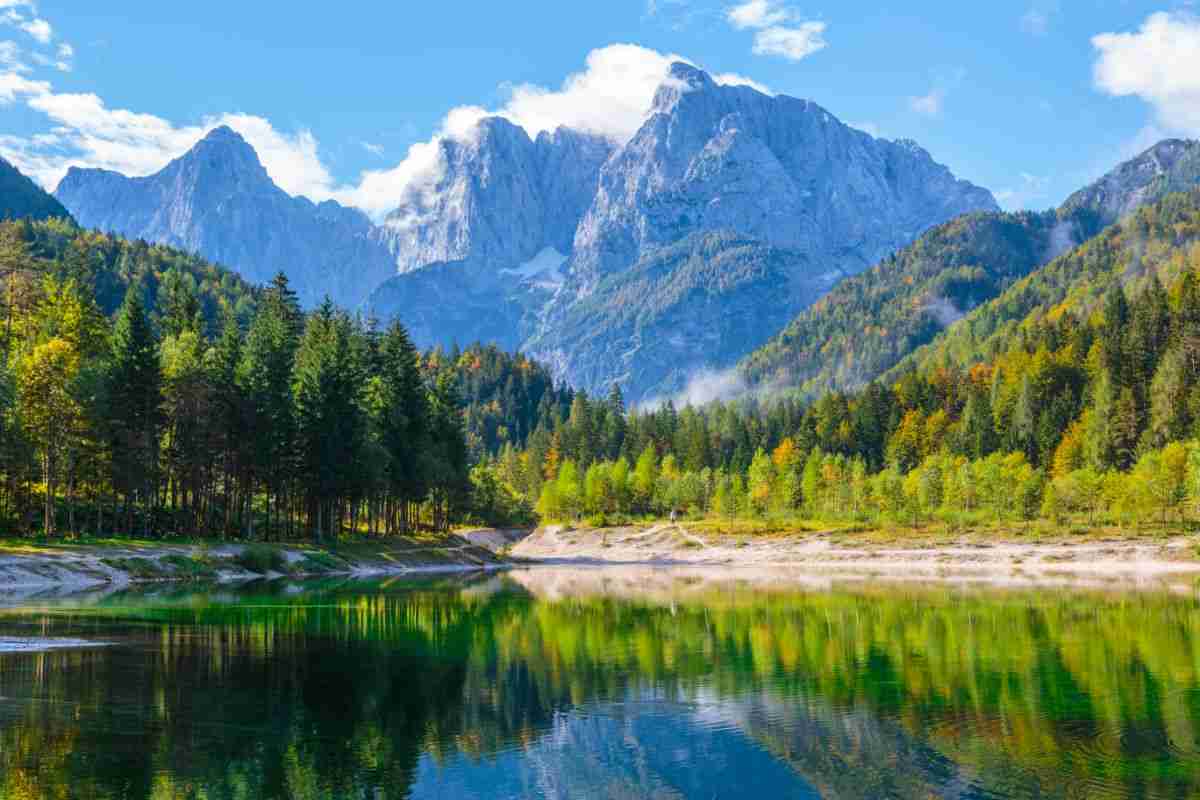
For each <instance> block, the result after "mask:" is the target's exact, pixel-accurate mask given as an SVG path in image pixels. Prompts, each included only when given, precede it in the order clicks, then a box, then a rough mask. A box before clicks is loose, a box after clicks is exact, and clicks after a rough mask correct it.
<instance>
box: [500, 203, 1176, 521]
mask: <svg viewBox="0 0 1200 800" xmlns="http://www.w3.org/2000/svg"><path fill="white" fill-rule="evenodd" d="M1198 242H1200V192H1194V191H1193V192H1190V193H1182V194H1173V195H1169V196H1167V197H1166V198H1164V199H1163V200H1161V201H1159V202H1158V203H1155V204H1153V205H1149V206H1147V207H1145V208H1143V209H1141V210H1139V211H1138V212H1137V213H1136V214H1134V215H1133V216H1132V217H1131V218H1130V219H1129V220H1127V221H1126V222H1124V223H1121V224H1117V225H1114V226H1112V227H1110V228H1109V229H1107V230H1105V231H1104V232H1103V233H1101V234H1100V235H1099V236H1097V237H1095V238H1093V239H1092V240H1090V241H1089V242H1088V243H1086V244H1085V245H1083V246H1082V247H1080V248H1077V249H1076V250H1074V251H1071V252H1070V253H1067V254H1064V255H1063V256H1061V257H1059V258H1058V259H1056V260H1054V261H1052V262H1051V263H1050V264H1048V265H1047V266H1046V267H1045V268H1043V269H1041V270H1038V271H1036V272H1034V273H1032V274H1030V275H1029V276H1028V277H1026V278H1023V279H1021V280H1019V281H1017V282H1015V283H1013V284H1012V285H1011V286H1010V287H1009V288H1008V289H1006V290H1005V291H1003V292H1002V293H1001V294H1000V295H999V296H998V297H996V298H995V299H994V300H992V301H990V302H988V303H985V304H983V305H981V306H979V307H978V308H977V309H975V311H973V312H972V313H971V314H969V315H967V316H966V317H965V318H964V319H963V320H961V321H959V322H958V323H956V324H955V325H952V326H951V327H950V328H949V329H948V330H947V332H946V333H945V334H944V335H943V336H941V337H939V338H937V339H935V340H934V341H933V342H932V343H931V344H929V345H927V346H926V347H924V348H921V349H919V350H917V351H916V353H914V354H913V355H912V356H910V357H909V358H906V359H905V360H904V361H902V362H901V363H900V365H899V366H897V367H895V368H894V369H892V370H891V371H890V372H888V373H886V374H885V375H884V376H883V377H882V378H879V379H877V380H874V381H873V382H871V383H870V384H869V385H867V386H866V387H865V388H863V389H861V390H859V391H853V392H838V391H834V392H827V393H825V394H823V395H821V396H820V397H819V398H818V399H816V400H815V401H812V402H808V401H806V400H805V401H802V400H800V399H798V397H801V396H802V395H799V394H798V393H794V394H793V395H792V396H791V397H789V396H788V395H787V394H786V393H784V395H782V396H780V395H775V396H773V397H771V398H770V399H756V398H748V399H744V400H739V401H736V402H732V403H724V404H721V403H717V404H713V405H709V406H706V407H704V408H701V409H694V408H684V409H682V410H677V409H676V408H674V407H673V406H671V405H670V404H667V405H666V406H664V407H662V408H660V409H657V410H654V411H644V412H638V413H633V414H631V415H627V416H626V415H622V414H621V413H620V412H619V398H616V399H615V400H614V399H613V398H609V399H607V400H592V399H589V398H587V397H584V396H578V395H577V396H576V397H575V398H574V399H573V405H572V407H571V411H570V414H569V415H568V416H567V418H566V419H565V420H563V422H562V423H561V424H560V425H558V426H557V427H556V428H555V429H554V430H543V431H539V432H537V433H535V435H534V436H532V437H531V439H530V444H529V447H528V448H527V449H526V450H525V451H524V452H517V451H516V450H515V449H511V448H509V449H506V450H504V451H503V452H502V453H501V455H500V457H499V461H498V465H499V472H500V474H501V475H502V477H503V479H504V480H505V481H506V482H507V483H508V484H509V485H511V486H512V487H514V490H515V491H516V492H518V493H520V494H522V495H523V496H524V497H526V498H527V499H528V501H529V502H532V503H535V504H536V507H537V510H538V512H539V513H540V514H541V516H542V517H543V518H544V519H558V520H567V521H570V520H576V519H583V518H590V519H592V520H594V521H596V522H600V521H604V520H608V519H612V518H622V517H631V516H632V517H636V516H639V515H662V514H666V513H668V512H670V511H678V512H681V513H686V514H691V515H694V516H722V517H772V516H775V517H781V518H792V519H797V518H802V519H811V520H818V521H822V522H845V523H851V524H853V523H858V524H867V525H881V524H901V525H908V526H921V525H925V524H928V523H932V522H937V523H945V524H948V525H951V526H964V525H965V526H970V525H976V524H994V523H1003V524H1012V523H1019V524H1027V523H1029V522H1031V521H1034V520H1039V519H1040V520H1043V521H1045V522H1046V523H1051V524H1069V525H1071V526H1073V527H1084V528H1086V527H1091V526H1097V525H1120V526H1129V525H1147V524H1158V525H1168V524H1172V525H1180V524H1184V523H1186V522H1187V521H1188V520H1189V517H1191V516H1193V515H1192V514H1191V513H1190V506H1191V505H1192V504H1193V503H1194V502H1195V501H1196V500H1197V499H1198V494H1200V446H1198V445H1197V442H1196V436H1197V424H1198V422H1200V381H1198V378H1200V372H1198V369H1200V275H1198V272H1200V244H1198Z"/></svg>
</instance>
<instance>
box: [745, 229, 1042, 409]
mask: <svg viewBox="0 0 1200 800" xmlns="http://www.w3.org/2000/svg"><path fill="white" fill-rule="evenodd" d="M1055 221H1056V217H1055V215H1054V214H1053V213H1045V214H1033V213H1029V212H1020V213H1015V214H1001V213H992V212H980V213H975V214H966V215H963V216H961V217H956V218H955V219H953V220H951V221H949V222H947V223H944V224H942V225H939V226H937V227H936V228H933V229H932V230H930V231H928V232H927V233H925V234H924V235H922V236H921V237H920V238H919V239H917V241H915V242H914V243H913V244H911V245H910V246H908V247H906V248H904V249H903V250H901V251H900V252H898V253H896V254H895V255H893V256H891V257H889V258H886V259H884V260H883V261H881V262H880V263H879V264H877V265H876V266H874V267H872V268H871V269H869V270H866V271H865V272H862V273H860V274H858V275H856V276H853V277H850V278H847V279H845V280H843V281H840V282H839V283H838V284H837V285H836V286H835V287H834V288H833V289H832V290H831V291H830V292H829V294H827V295H825V296H824V297H823V298H821V299H820V300H818V301H817V302H816V303H814V304H813V305H812V307H811V308H809V309H807V310H805V311H803V312H801V313H800V314H799V315H798V316H797V317H796V318H795V319H794V320H793V321H792V322H791V323H790V324H789V325H788V326H787V327H786V328H784V329H783V331H782V332H781V333H780V334H778V335H777V336H776V337H775V338H773V339H771V341H769V342H768V343H767V344H765V345H764V346H763V347H761V348H760V349H758V350H756V351H754V352H753V353H751V354H750V355H749V356H748V357H747V358H746V359H745V360H744V361H743V363H742V372H743V374H744V375H745V376H746V377H747V378H748V379H749V380H750V381H751V382H752V383H756V384H770V385H772V386H786V387H795V388H797V389H799V390H800V392H801V393H802V394H803V395H805V396H819V395H822V394H825V393H827V392H830V391H845V390H847V389H858V388H861V387H862V386H864V385H866V384H867V383H869V382H870V381H871V380H872V379H874V378H875V377H876V376H878V375H880V374H882V373H883V372H885V371H887V370H888V369H889V368H891V367H892V366H894V365H895V364H896V363H897V362H898V361H899V360H900V359H901V358H903V357H904V356H906V355H908V354H909V353H911V352H912V351H913V350H915V349H916V348H918V347H920V346H921V345H924V344H927V343H928V342H930V341H932V340H933V339H934V338H935V337H936V336H937V335H938V334H939V333H940V332H941V331H942V330H943V329H944V328H945V327H946V326H947V325H948V324H949V323H950V322H951V321H952V320H953V319H955V318H956V317H958V316H961V315H963V314H965V313H967V312H968V311H970V310H971V309H972V308H974V307H975V306H977V305H979V304H980V303H983V302H985V301H987V300H990V299H992V298H993V297H995V296H996V295H998V294H999V293H1000V292H1001V291H1003V290H1004V289H1005V288H1006V287H1008V286H1009V285H1010V284H1012V282H1013V281H1015V280H1017V279H1019V278H1022V277H1024V276H1025V275H1028V274H1029V273H1030V272H1031V271H1033V270H1034V269H1036V268H1037V267H1038V265H1039V264H1040V263H1041V260H1042V258H1043V256H1044V254H1045V253H1046V251H1047V250H1048V248H1049V237H1050V234H1051V230H1052V229H1053V227H1054V224H1055Z"/></svg>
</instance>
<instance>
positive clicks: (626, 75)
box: [0, 0, 767, 218]
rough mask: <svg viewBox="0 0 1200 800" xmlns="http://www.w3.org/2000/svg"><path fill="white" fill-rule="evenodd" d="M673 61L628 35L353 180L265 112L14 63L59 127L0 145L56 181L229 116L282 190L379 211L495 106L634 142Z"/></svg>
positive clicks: (19, 83)
mask: <svg viewBox="0 0 1200 800" xmlns="http://www.w3.org/2000/svg"><path fill="white" fill-rule="evenodd" d="M0 2H3V0H0ZM0 7H2V6H0ZM60 52H61V51H60ZM675 61H687V59H684V58H682V57H680V56H677V55H673V54H664V53H659V52H657V51H654V50H650V49H648V48H644V47H638V46H636V45H630V44H615V45H610V46H608V47H604V48H600V49H597V50H593V51H592V52H591V53H589V54H588V56H587V59H586V64H585V68H584V69H583V70H582V71H580V72H578V73H575V74H572V75H569V76H568V77H567V78H566V79H565V80H564V81H563V83H562V85H561V86H560V87H559V88H557V89H548V88H545V87H541V86H536V85H532V84H520V85H517V86H507V87H503V88H504V89H506V91H507V93H508V100H507V102H505V103H504V104H503V105H502V106H501V107H500V108H498V109H494V110H489V109H485V108H482V107H479V106H460V107H458V108H454V109H451V110H450V111H449V112H448V113H447V114H446V117H445V118H444V120H443V122H442V124H441V126H440V129H439V130H438V132H437V134H436V135H435V136H434V137H433V138H432V139H431V140H429V141H426V142H419V143H417V144H414V145H412V146H411V147H410V148H409V150H408V153H407V155H406V157H405V158H404V160H403V161H401V162H400V163H399V164H396V165H395V166H393V167H391V168H388V169H377V170H367V171H364V172H363V173H362V174H361V175H360V176H359V178H358V180H357V181H356V182H355V183H353V184H348V185H346V184H341V183H339V182H338V181H336V180H335V179H334V177H333V176H332V174H331V173H330V171H329V170H328V169H327V167H326V166H325V164H324V162H323V161H322V160H321V155H320V149H319V146H318V142H317V140H316V138H315V137H314V136H313V134H312V133H311V132H309V131H307V130H299V131H297V132H294V133H285V132H282V131H279V130H277V129H276V128H275V127H274V126H273V125H272V123H271V122H270V121H269V120H267V119H264V118H263V117H260V116H254V115H251V114H244V113H226V114H220V115H216V116H213V117H209V118H206V119H204V120H202V121H201V123H200V124H193V125H182V126H181V125H176V124H174V123H172V122H170V121H168V120H166V119H163V118H161V117H158V116H155V115H153V114H146V113H139V112H135V111H132V110H127V109H114V108H109V107H108V106H107V105H106V104H105V102H104V100H103V99H102V98H101V97H99V96H98V95H96V94H93V93H59V92H56V91H54V87H53V86H52V85H51V84H50V83H49V82H47V81H41V80H31V79H29V78H26V77H25V76H23V75H21V74H18V71H17V70H15V69H12V68H10V69H9V70H8V71H7V72H0V104H10V103H12V102H14V101H16V100H17V99H20V100H22V101H23V102H25V103H26V104H27V105H28V106H29V108H31V109H33V110H34V111H37V112H40V113H41V114H43V115H44V116H45V117H46V118H47V120H48V121H49V122H50V123H51V124H52V125H53V127H52V129H51V132H50V134H43V135H41V136H40V137H39V136H34V137H25V138H22V137H17V136H0V153H2V154H3V155H5V156H6V157H8V158H9V159H10V160H11V161H13V162H14V163H15V164H17V166H18V167H19V168H20V169H21V170H22V171H24V172H26V173H27V174H29V175H31V176H32V177H34V178H35V179H36V180H38V181H39V182H41V183H42V184H43V185H44V186H47V187H53V186H55V185H57V183H58V181H59V180H60V179H61V178H62V176H63V175H64V174H65V173H66V171H67V169H68V168H69V167H71V166H81V167H99V168H103V169H111V170H115V171H118V172H122V173H124V174H127V175H147V174H150V173H153V172H156V171H158V170H159V169H161V168H162V167H163V166H165V165H166V164H167V162H169V161H170V160H171V159H173V158H176V157H178V156H180V155H182V154H183V153H184V152H186V151H187V150H188V149H189V148H191V147H192V146H193V145H194V144H195V143H196V141H197V140H198V139H200V138H201V137H202V136H203V135H204V134H205V133H206V132H207V131H208V130H210V129H211V128H213V127H215V126H217V125H228V126H230V127H231V128H233V129H234V130H236V131H238V132H239V133H241V134H242V135H243V136H244V137H245V138H246V140H247V141H248V142H249V143H250V144H251V145H252V146H253V147H254V149H255V150H256V151H257V152H258V155H259V158H260V159H261V160H262V162H263V166H264V167H265V168H266V170H267V173H268V174H269V175H270V176H271V178H272V179H273V180H274V181H275V182H276V183H277V184H278V185H279V186H280V188H282V189H283V190H284V191H286V192H288V193H290V194H300V195H305V196H307V197H309V198H311V199H313V200H324V199H328V198H334V199H337V200H339V201H340V202H343V203H346V204H348V205H354V206H357V207H359V208H362V209H363V210H364V211H366V212H367V213H368V214H371V215H372V216H374V217H376V218H379V217H381V216H382V215H384V214H386V213H387V212H388V211H391V210H392V209H394V208H396V207H397V206H398V205H399V204H400V202H401V200H411V199H412V198H413V197H414V196H416V197H418V198H419V197H420V196H421V194H422V193H423V192H427V191H428V190H429V189H431V188H432V186H433V185H434V184H435V183H436V181H437V179H438V177H440V175H441V169H442V141H443V140H444V139H447V138H450V139H456V140H463V141H469V140H470V138H471V136H472V134H473V132H474V131H475V130H476V129H477V123H478V122H479V120H480V119H481V118H483V117H485V116H488V115H497V116H501V117H505V118H507V119H508V120H510V121H511V122H513V123H514V124H517V125H520V126H522V127H523V128H525V130H526V131H527V132H528V133H529V135H530V136H536V135H537V134H538V133H540V132H542V131H553V130H555V129H557V128H558V127H559V126H564V125H565V126H569V127H572V128H575V129H577V130H584V131H590V132H592V133H595V134H598V135H602V136H606V137H608V138H610V139H612V140H613V141H615V142H624V141H627V140H628V139H629V137H631V136H632V135H633V134H634V133H635V132H636V131H637V129H638V128H639V127H640V126H641V124H642V122H643V121H644V120H645V117H646V114H647V112H648V110H649V109H650V106H651V103H652V100H653V97H654V93H655V91H656V90H657V88H658V86H659V85H660V84H661V83H662V82H663V81H664V80H665V79H666V77H667V75H668V72H669V70H670V66H671V64H672V63H673V62H675ZM714 79H715V80H716V81H717V82H718V83H722V84H731V85H732V84H738V85H747V86H753V87H754V88H756V89H758V90H760V91H767V87H765V86H762V85H761V84H758V83H756V82H754V81H752V80H750V79H749V78H746V77H744V76H740V75H736V74H732V73H724V74H718V75H717V76H715V78H714ZM368 145H369V143H364V146H368ZM368 149H371V148H370V147H368Z"/></svg>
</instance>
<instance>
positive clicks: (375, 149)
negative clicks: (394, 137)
mask: <svg viewBox="0 0 1200 800" xmlns="http://www.w3.org/2000/svg"><path fill="white" fill-rule="evenodd" d="M359 144H361V145H362V149H363V150H366V151H367V152H368V153H370V154H371V155H373V156H382V155H383V145H381V144H376V143H374V142H367V141H360V142H359Z"/></svg>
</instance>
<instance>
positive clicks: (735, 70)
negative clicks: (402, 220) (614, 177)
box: [0, 0, 1200, 217]
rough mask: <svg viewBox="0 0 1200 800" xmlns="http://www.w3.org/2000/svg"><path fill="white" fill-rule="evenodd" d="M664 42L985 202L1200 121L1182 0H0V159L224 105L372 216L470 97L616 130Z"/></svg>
mask: <svg viewBox="0 0 1200 800" xmlns="http://www.w3.org/2000/svg"><path fill="white" fill-rule="evenodd" d="M675 59H680V60H686V61H689V62H691V63H693V64H696V65H697V66H700V67H702V68H704V69H706V70H708V71H709V72H710V73H712V74H713V75H715V76H718V80H720V81H722V82H726V83H751V84H752V85H755V86H757V87H759V88H760V89H762V90H764V91H769V92H771V93H775V94H787V95H792V96H795V97H802V98H806V99H810V100H813V101H816V102H817V103H819V104H820V105H822V106H823V107H825V108H826V109H828V110H829V111H830V112H832V113H833V114H834V115H835V116H837V117H838V118H839V119H841V120H842V121H844V122H846V123H847V124H850V125H853V126H855V127H858V128H861V129H863V130H866V131H867V132H869V133H871V134H872V135H876V136H883V137H886V138H889V139H894V138H911V139H914V140H916V141H917V142H919V143H920V144H921V145H922V146H924V147H925V149H927V150H928V151H929V152H930V153H931V154H932V155H933V157H934V158H935V159H936V160H938V161H940V162H941V163H944V164H946V165H947V166H949V167H950V168H951V169H952V170H953V171H954V172H955V174H957V175H958V176H959V177H961V178H965V179H967V180H970V181H973V182H975V183H977V184H980V185H982V186H985V187H987V188H989V189H991V190H992V191H993V193H994V194H995V195H996V197H997V199H998V200H999V201H1000V203H1001V205H1003V206H1004V207H1006V208H1010V209H1015V208H1034V209H1042V208H1048V207H1051V206H1054V205H1057V204H1058V203H1060V202H1061V201H1062V200H1063V199H1065V197H1066V196H1067V195H1068V194H1070V193H1071V192H1072V191H1074V190H1075V189H1077V188H1079V187H1081V186H1083V185H1085V184H1086V183H1087V182H1088V181H1090V180H1092V179H1094V178H1095V177H1097V176H1099V175H1100V174H1102V173H1103V172H1105V171H1107V170H1108V169H1110V168H1111V167H1112V166H1114V165H1115V164H1117V163H1118V162H1119V161H1121V160H1123V159H1125V158H1128V157H1131V156H1132V155H1134V154H1136V153H1137V152H1140V150H1142V149H1144V148H1145V147H1147V146H1149V145H1150V144H1153V143H1154V142H1155V141H1157V140H1159V139H1162V138H1165V137H1168V136H1181V137H1191V138H1200V7H1197V5H1196V4H1195V2H1194V0H1193V2H1141V1H1140V0H1019V1H1018V0H1013V1H1012V2H1009V1H1008V0H992V1H991V2H986V3H983V2H963V0H953V1H952V2H951V1H947V2H943V1H942V0H930V1H927V2H916V3H914V2H911V0H909V2H904V3H893V2H858V1H857V0H840V2H837V3H828V2H827V0H826V2H818V3H807V2H797V3H790V2H776V0H728V2H709V0H604V2H570V3H564V2H562V1H561V0H510V2H508V3H492V2H462V1H461V0H446V1H445V2H440V3H427V2H423V0H406V2H392V3H384V2H379V0H340V2H338V3H335V4H332V5H331V4H329V3H325V2H316V1H314V2H304V3H294V2H288V3H284V2H274V1H273V0H257V2H246V0H238V1H237V2H233V1H232V0H206V2H204V3H164V2H162V0H153V1H152V2H151V1H149V0H106V2H89V1H88V0H37V1H36V2H28V1H26V0H0V155H3V156H4V157H6V158H8V159H9V160H10V161H12V162H13V163H15V164H16V165H17V166H18V167H19V168H20V169H21V170H22V171H23V172H26V174H29V175H31V176H32V177H33V178H35V180H37V181H39V182H40V183H41V184H43V185H44V186H46V187H47V188H51V189H52V188H53V187H54V186H55V185H57V182H58V181H59V179H61V177H62V175H63V174H64V173H65V172H66V170H67V168H68V167H70V166H86V167H102V168H106V169H114V170H117V171H120V172H123V173H125V174H129V175H145V174H150V173H152V172H154V171H157V170H158V169H161V168H162V167H163V166H164V165H165V164H166V163H167V162H168V161H169V160H170V159H171V158H174V157H176V156H178V155H180V154H182V153H183V152H185V151H186V150H187V149H188V148H189V147H190V146H191V145H192V144H194V143H195V141H196V140H197V139H199V138H200V137H201V136H202V135H203V134H204V133H205V132H206V131H207V130H208V129H210V128H211V127H213V126H215V125H218V124H228V125H230V126H231V127H233V128H234V129H236V130H238V131H239V132H241V133H242V134H243V135H244V136H245V137H246V138H247V139H248V140H249V141H250V143H251V144H252V145H253V146H254V147H255V149H256V150H257V151H258V152H259V156H260V158H261V159H262V160H263V163H264V165H265V166H266V168H267V171H268V173H270V175H271V177H272V178H273V179H274V180H275V182H276V183H278V184H279V185H280V186H281V187H282V188H284V189H285V190H286V191H288V192H291V193H292V194H304V195H306V196H308V197H311V198H312V199H314V200H323V199H326V198H330V197H332V198H334V199H337V200H339V201H341V202H344V203H347V204H350V205H356V206H358V207H361V208H363V209H364V210H366V211H367V212H368V213H370V214H372V215H373V216H376V217H378V216H381V215H382V214H384V213H386V212H387V211H388V210H390V208H392V207H394V206H395V205H396V204H397V203H398V201H399V200H400V199H401V198H402V197H403V195H404V192H405V191H409V190H411V188H412V187H413V186H414V185H416V184H418V183H419V182H420V177H421V176H422V175H424V174H427V173H428V171H429V169H430V161H431V159H432V158H433V157H434V153H435V152H436V148H434V147H433V146H431V143H432V142H434V141H436V139H437V137H441V136H451V137H464V136H469V135H470V130H471V125H472V123H473V122H474V121H475V120H477V119H478V118H479V117H480V116H481V115H483V114H486V113H500V114H503V115H504V116H507V117H508V118H510V119H512V120H513V121H514V122H517V123H518V124H521V125H523V126H524V127H525V128H526V129H527V130H529V132H530V133H531V134H536V133H537V132H538V131H539V130H544V129H552V128H554V127H557V126H558V125H562V124H566V125H570V126H573V127H579V128H584V129H588V130H593V131H595V132H597V133H601V134H603V135H606V136H608V137H610V138H612V139H614V140H615V141H621V140H622V139H627V138H628V137H630V136H631V135H632V134H633V132H634V131H635V130H636V129H637V126H638V124H639V123H640V121H641V119H642V118H643V116H644V114H645V110H646V108H647V107H648V105H649V102H650V98H651V97H652V95H653V90H654V88H655V86H656V85H657V84H658V82H659V81H660V80H661V79H662V77H663V75H664V74H665V72H666V69H667V67H668V66H669V64H670V62H671V61H672V60H675Z"/></svg>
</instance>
